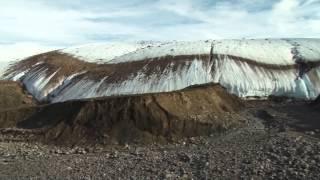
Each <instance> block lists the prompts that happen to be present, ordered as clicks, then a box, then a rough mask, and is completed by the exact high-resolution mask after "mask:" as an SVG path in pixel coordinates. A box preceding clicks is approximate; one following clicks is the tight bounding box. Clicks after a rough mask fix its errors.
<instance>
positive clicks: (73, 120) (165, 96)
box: [0, 85, 242, 145]
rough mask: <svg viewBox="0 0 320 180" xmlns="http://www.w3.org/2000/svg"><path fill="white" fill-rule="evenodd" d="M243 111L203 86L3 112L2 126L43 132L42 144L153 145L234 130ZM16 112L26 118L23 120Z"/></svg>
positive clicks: (218, 88)
mask: <svg viewBox="0 0 320 180" xmlns="http://www.w3.org/2000/svg"><path fill="white" fill-rule="evenodd" d="M241 107H242V103H241V101H240V100H239V99H238V98H237V97H236V96H232V95H230V94H228V93H227V92H226V91H225V89H224V88H222V87H221V86H219V85H207V86H198V87H191V88H188V89H184V90H181V91H176V92H170V93H160V94H146V95H137V96H120V97H109V98H101V99H88V100H81V101H69V102H64V103H57V104H51V105H46V106H42V107H38V108H34V109H19V110H15V111H7V112H3V113H1V114H0V122H2V123H1V124H2V127H7V128H8V127H10V125H12V124H13V123H12V122H15V123H16V127H18V128H19V129H20V130H21V129H28V130H29V131H30V130H31V131H32V130H34V131H37V132H41V133H40V134H42V135H43V136H41V137H40V139H41V140H43V141H45V142H55V143H59V144H67V145H72V144H82V143H107V144H109V143H111V144H112V143H132V142H133V143H134V142H142V143H151V142H154V141H163V140H164V141H165V140H170V139H172V138H178V137H182V136H187V137H190V136H197V135H207V134H210V133H213V132H217V131H219V132H220V131H224V130H227V129H230V128H233V127H237V126H239V125H241V122H240V117H239V116H237V115H236V113H235V112H237V111H238V110H240V108H241ZM20 113H23V114H24V116H25V115H26V114H29V117H28V118H26V119H21V116H17V114H20ZM10 118H11V119H10ZM8 121H9V122H10V123H8Z"/></svg>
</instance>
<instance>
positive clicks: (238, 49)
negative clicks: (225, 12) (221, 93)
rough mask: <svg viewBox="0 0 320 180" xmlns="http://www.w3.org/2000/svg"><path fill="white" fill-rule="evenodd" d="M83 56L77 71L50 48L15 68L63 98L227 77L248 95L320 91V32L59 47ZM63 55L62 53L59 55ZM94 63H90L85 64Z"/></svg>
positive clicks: (34, 89) (231, 86) (34, 86)
mask: <svg viewBox="0 0 320 180" xmlns="http://www.w3.org/2000/svg"><path fill="white" fill-rule="evenodd" d="M54 53H57V54H59V56H62V55H65V56H70V57H73V58H74V59H79V60H80V61H79V62H78V61H76V60H74V59H70V62H71V61H76V62H74V63H78V64H81V63H82V64H83V65H81V66H79V67H77V68H74V69H73V70H72V71H70V70H69V71H66V70H65V69H68V68H72V67H67V68H66V67H65V66H66V65H65V63H61V62H59V63H55V61H54V60H53V59H52V58H50V57H51V56H52V57H56V56H57V55H51V56H50V54H44V55H42V56H39V57H38V58H30V59H26V60H24V63H26V62H28V63H27V64H28V65H25V64H24V65H23V68H21V67H22V66H19V62H18V63H17V65H16V66H12V67H11V68H9V70H8V71H7V73H6V74H5V78H6V79H10V80H19V81H21V82H23V83H24V84H25V86H26V88H27V90H28V91H29V92H30V93H31V94H33V95H34V96H35V97H36V98H37V99H38V100H40V101H42V100H48V101H50V102H62V101H67V100H73V99H84V98H94V97H103V96H114V95H127V94H144V93H156V92H169V91H175V90H179V89H183V88H186V87H188V86H192V85H197V84H206V83H219V84H221V85H222V86H223V87H225V88H226V89H227V90H228V91H229V92H230V93H232V94H235V95H237V96H239V97H242V98H248V97H259V98H264V97H268V96H270V95H274V96H287V97H292V98H297V99H305V100H310V99H315V98H316V97H317V96H318V95H319V94H320V39H240V40H203V41H189V42H188V41H172V42H143V43H141V42H139V43H128V44H125V43H115V44H89V45H83V46H77V47H71V48H66V49H62V50H58V51H55V52H54ZM57 62H58V61H57ZM85 63H89V64H85Z"/></svg>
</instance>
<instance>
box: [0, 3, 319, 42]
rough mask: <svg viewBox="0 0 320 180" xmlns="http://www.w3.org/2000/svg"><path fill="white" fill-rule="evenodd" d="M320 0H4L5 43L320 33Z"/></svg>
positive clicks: (0, 16)
mask: <svg viewBox="0 0 320 180" xmlns="http://www.w3.org/2000/svg"><path fill="white" fill-rule="evenodd" d="M319 9H320V0H229V1H227V0H116V1H114V0H1V2H0V23H1V24H0V47H3V46H10V45H11V46H13V45H17V44H32V46H36V47H38V46H46V47H65V46H71V45H75V44H84V43H92V42H110V41H136V40H197V39H226V38H267V37H268V38H270V37H274V38H279V37H320V11H319Z"/></svg>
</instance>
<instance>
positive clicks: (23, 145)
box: [0, 102, 320, 180]
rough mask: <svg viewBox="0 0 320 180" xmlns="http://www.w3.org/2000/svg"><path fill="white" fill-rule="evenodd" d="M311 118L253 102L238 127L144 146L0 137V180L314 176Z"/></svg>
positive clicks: (316, 154) (300, 110)
mask: <svg viewBox="0 0 320 180" xmlns="http://www.w3.org/2000/svg"><path fill="white" fill-rule="evenodd" d="M319 115H320V112H318V111H316V110H313V109H312V108H311V107H309V106H308V105H306V104H305V103H303V102H300V103H292V102H291V103H265V102H253V103H249V104H248V107H247V109H246V110H245V111H244V112H243V117H244V118H246V120H247V122H248V124H247V126H246V127H243V128H241V129H235V130H230V131H229V132H226V133H224V134H219V135H212V136H210V137H196V138H189V139H183V140H180V141H179V142H173V143H169V144H162V145H160V144H153V145H148V146H138V145H125V146H112V147H110V146H109V147H104V146H99V145H96V146H94V147H57V146H52V145H43V144H38V143H35V142H24V141H23V137H20V136H17V134H14V135H13V134H10V133H0V179H290V180H291V179H320V173H319V172H320V141H319V137H320V130H319V129H320V126H319V124H320V123H318V121H320V118H319V117H320V116H319ZM318 128H319V129H318ZM1 132H2V131H1ZM6 132H7V131H6Z"/></svg>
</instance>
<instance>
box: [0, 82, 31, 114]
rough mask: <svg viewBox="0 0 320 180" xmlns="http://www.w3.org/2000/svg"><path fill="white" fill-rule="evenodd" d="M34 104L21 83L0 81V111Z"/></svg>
mask: <svg viewBox="0 0 320 180" xmlns="http://www.w3.org/2000/svg"><path fill="white" fill-rule="evenodd" d="M34 104H35V102H34V101H33V98H32V96H30V95H28V94H27V92H26V91H25V90H24V89H23V87H22V84H21V83H18V82H13V81H0V111H2V110H4V109H10V108H18V107H21V106H29V105H34Z"/></svg>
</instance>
